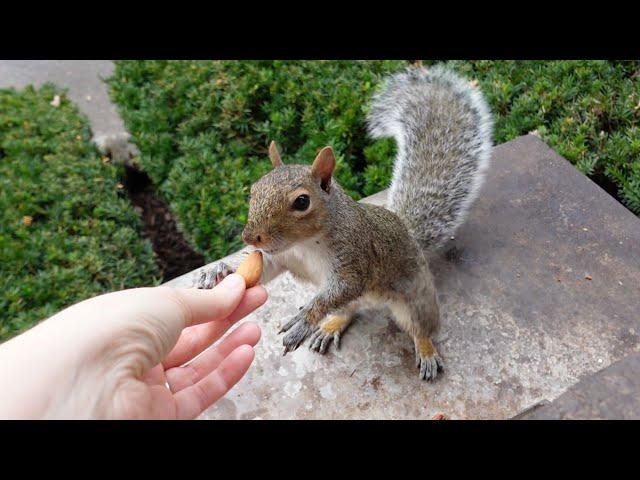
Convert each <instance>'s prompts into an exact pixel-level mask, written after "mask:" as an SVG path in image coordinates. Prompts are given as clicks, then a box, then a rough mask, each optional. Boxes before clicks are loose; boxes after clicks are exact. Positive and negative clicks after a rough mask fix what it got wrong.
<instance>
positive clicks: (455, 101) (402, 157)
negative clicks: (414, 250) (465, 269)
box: [367, 66, 492, 248]
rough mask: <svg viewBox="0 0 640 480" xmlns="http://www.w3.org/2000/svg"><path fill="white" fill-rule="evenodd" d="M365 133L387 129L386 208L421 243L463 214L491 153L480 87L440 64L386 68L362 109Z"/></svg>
mask: <svg viewBox="0 0 640 480" xmlns="http://www.w3.org/2000/svg"><path fill="white" fill-rule="evenodd" d="M367 121H368V126H369V132H370V134H371V135H372V136H373V137H387V136H391V137H394V138H395V140H396V143H397V155H396V159H395V163H394V169H393V178H392V182H391V188H390V191H389V208H390V209H391V210H392V211H394V212H395V213H397V214H398V215H399V216H400V217H401V218H402V219H403V221H404V222H405V223H406V225H407V227H408V228H409V231H410V232H411V234H412V235H413V237H414V238H415V239H416V240H418V242H420V244H421V245H422V246H423V247H425V248H435V247H438V246H440V245H441V244H442V243H444V242H445V241H446V239H447V238H448V237H449V236H450V235H452V234H453V233H454V232H455V229H456V228H457V227H458V225H460V223H462V221H463V220H464V218H465V216H466V214H467V212H468V210H469V208H470V207H471V204H472V202H473V201H474V199H475V198H476V196H477V194H478V190H479V189H480V187H481V185H482V183H483V180H484V171H485V170H486V168H487V166H488V162H489V156H490V153H491V136H492V118H491V113H490V110H489V107H488V106H487V103H486V102H485V100H484V98H483V97H482V94H481V93H480V91H479V90H478V89H476V88H473V87H472V86H471V85H470V84H469V82H468V81H467V80H465V79H463V78H461V77H460V76H458V75H457V74H455V73H453V72H452V71H450V70H448V69H446V68H443V67H439V66H437V67H433V68H430V69H428V70H427V69H425V68H411V69H408V70H406V71H404V72H401V73H398V74H395V75H393V76H391V77H390V78H389V79H388V80H387V82H386V84H385V85H384V87H383V90H382V91H381V92H380V93H379V94H378V95H376V97H375V98H374V100H373V105H372V107H371V110H370V112H369V114H368V116H367Z"/></svg>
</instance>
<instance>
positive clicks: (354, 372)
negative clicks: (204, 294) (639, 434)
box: [169, 135, 640, 419]
mask: <svg viewBox="0 0 640 480" xmlns="http://www.w3.org/2000/svg"><path fill="white" fill-rule="evenodd" d="M384 199H385V196H384V193H381V194H378V195H376V196H375V198H373V199H372V200H373V201H375V202H376V203H380V202H383V201H384ZM227 260H229V259H227ZM230 261H231V262H232V261H233V259H231V260H230ZM432 266H433V270H434V273H435V275H436V280H437V284H438V288H439V292H440V301H441V307H442V315H443V331H442V333H441V335H439V338H438V339H437V344H438V347H439V349H440V352H441V354H442V356H443V358H444V360H445V362H446V371H445V372H444V375H443V376H442V377H439V378H438V381H436V383H434V384H430V383H425V382H420V381H419V380H418V374H417V371H416V369H415V368H414V364H413V358H414V357H413V346H412V343H411V340H410V339H409V337H408V336H406V335H405V334H403V333H402V332H400V331H399V330H398V329H397V328H396V327H395V326H394V325H393V324H392V323H391V322H389V320H388V319H386V318H384V317H383V316H381V315H374V316H373V317H372V318H371V319H369V320H368V321H360V322H358V323H355V324H354V325H352V327H351V328H350V330H349V331H347V332H346V333H345V335H344V337H343V341H342V348H341V350H339V351H337V352H336V351H335V350H333V347H331V348H332V349H331V350H330V351H329V352H328V353H327V354H326V355H325V356H320V355H319V354H317V353H315V352H312V351H310V350H309V349H308V348H307V347H306V344H305V346H302V347H301V348H299V349H298V350H297V351H295V352H293V353H290V354H288V355H287V356H286V357H282V339H281V337H280V336H278V335H277V333H276V332H277V329H278V326H279V325H280V324H281V323H282V322H284V321H286V319H288V318H289V317H291V316H292V315H293V314H294V313H295V312H296V311H297V310H298V308H299V307H300V306H302V305H303V304H304V303H305V302H306V301H307V300H308V299H309V298H311V296H312V295H313V289H312V287H309V286H308V285H302V284H299V283H297V282H295V281H293V280H292V278H291V277H290V276H289V275H288V274H287V275H285V276H283V277H281V278H279V279H277V280H275V281H274V282H273V283H271V284H270V285H269V286H268V290H269V293H270V299H269V300H268V302H267V304H265V306H263V307H262V308H261V309H260V310H259V311H258V312H256V313H254V314H253V315H251V317H250V320H252V321H255V322H257V323H258V324H260V326H261V327H262V329H263V337H262V340H261V342H260V344H259V345H258V346H257V347H256V353H257V355H256V360H255V363H254V366H253V367H252V368H251V369H250V371H249V372H248V374H247V375H246V376H245V378H244V379H243V380H242V381H241V382H240V383H239V384H238V385H237V386H236V387H235V388H234V389H233V390H232V391H231V392H230V394H229V395H227V397H226V398H224V399H222V400H221V401H220V402H218V403H217V404H216V405H214V406H213V407H212V408H210V409H209V410H208V411H206V412H205V413H204V414H203V415H202V417H201V418H205V419H220V418H224V419H234V418H243V419H246V418H249V419H251V418H264V419H272V418H273V419H288V418H298V419H359V418H370V419H377V418H380V419H427V418H431V416H432V415H434V414H435V413H437V412H443V413H446V414H448V415H450V416H451V418H454V419H455V418H458V419H460V418H480V419H487V418H492V419H500V418H511V417H513V416H514V415H516V414H517V413H518V412H520V411H522V410H523V409H525V408H526V407H528V406H530V405H533V404H535V403H536V402H539V401H541V400H545V399H547V400H553V399H555V398H557V397H558V396H559V395H560V394H561V393H563V392H564V391H565V390H566V389H567V388H569V387H570V386H571V385H573V384H575V383H576V382H577V381H578V380H580V379H581V378H583V377H584V376H585V375H588V374H591V373H593V372H596V371H599V370H601V369H602V368H604V367H606V366H608V365H610V364H612V363H613V362H615V361H617V360H619V359H621V358H623V357H624V356H625V355H628V354H630V353H633V352H638V351H640V337H639V336H638V335H639V333H640V322H639V321H638V312H640V221H639V220H638V218H636V217H635V216H634V215H633V214H632V213H631V212H629V211H628V210H626V209H625V208H624V207H623V206H621V205H620V204H619V203H618V202H616V201H615V200H614V199H613V198H611V197H610V196H609V195H608V194H607V193H606V192H604V191H603V190H602V189H600V188H599V187H598V186H596V185H595V184H594V183H592V182H591V181H590V180H588V179H587V178H586V177H584V176H583V175H582V174H580V173H579V172H578V171H577V170H575V169H574V168H573V166H571V165H570V164H569V163H568V162H567V161H566V160H564V159H563V158H561V157H560V156H558V155H557V154H556V153H555V152H554V151H553V150H551V149H550V148H549V147H547V146H546V145H545V144H544V142H542V141H541V140H539V139H538V138H537V137H534V136H530V135H529V136H525V137H520V138H518V139H516V140H513V141H511V142H508V143H505V144H503V145H500V146H498V147H496V148H495V149H494V151H493V164H492V167H491V169H490V171H489V174H488V179H487V184H486V185H485V187H484V189H483V191H482V193H481V195H480V198H479V201H478V202H477V203H476V205H475V207H474V208H473V211H472V213H471V216H470V218H469V219H468V221H467V222H466V223H465V224H464V225H463V227H462V228H461V229H460V230H459V232H458V234H457V236H456V238H455V240H453V241H452V242H451V244H450V245H449V246H448V247H447V249H445V251H444V252H443V254H441V255H439V256H438V257H437V258H435V259H434V260H433V262H432ZM191 279H192V274H188V275H185V276H183V277H179V278H177V279H175V280H173V281H171V282H169V284H170V285H174V286H188V285H190V284H191Z"/></svg>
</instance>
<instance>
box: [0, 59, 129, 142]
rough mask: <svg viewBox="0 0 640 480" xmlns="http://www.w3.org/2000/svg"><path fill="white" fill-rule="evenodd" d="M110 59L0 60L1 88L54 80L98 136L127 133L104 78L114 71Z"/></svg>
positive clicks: (37, 84)
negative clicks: (65, 89) (65, 90)
mask: <svg viewBox="0 0 640 480" xmlns="http://www.w3.org/2000/svg"><path fill="white" fill-rule="evenodd" d="M113 69H114V65H113V62H112V61H110V60H0V88H9V87H14V88H18V89H20V88H24V87H25V86H27V85H35V86H40V85H42V84H43V83H46V82H52V83H54V84H56V85H58V86H59V87H62V88H67V89H68V95H69V98H70V99H71V100H72V101H73V102H74V103H75V104H76V105H77V106H78V107H79V108H80V110H81V111H82V112H83V113H84V114H85V115H87V117H88V118H89V121H90V123H91V129H92V130H93V134H94V137H96V138H98V137H102V136H126V135H127V133H126V130H125V128H124V124H123V123H122V119H121V118H120V116H119V115H118V111H117V109H116V107H115V105H113V104H112V103H111V100H110V99H109V94H108V91H107V86H106V84H105V83H104V82H103V81H102V78H108V77H109V76H111V74H112V73H113Z"/></svg>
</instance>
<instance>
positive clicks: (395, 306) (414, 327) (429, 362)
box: [387, 298, 444, 381]
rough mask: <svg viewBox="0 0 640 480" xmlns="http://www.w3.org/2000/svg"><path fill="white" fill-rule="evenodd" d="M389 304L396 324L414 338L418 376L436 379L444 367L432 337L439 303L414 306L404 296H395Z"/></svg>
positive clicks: (430, 379)
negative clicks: (428, 305) (428, 306)
mask: <svg viewBox="0 0 640 480" xmlns="http://www.w3.org/2000/svg"><path fill="white" fill-rule="evenodd" d="M387 305H388V306H389V309H390V310H391V313H392V315H393V318H394V320H395V322H396V324H397V325H398V326H399V327H400V328H401V329H402V330H404V331H405V332H407V333H408V334H409V335H411V337H412V338H413V343H414V348H415V352H416V367H417V368H418V370H419V373H418V377H419V378H420V379H421V380H427V381H433V380H435V379H436V377H437V375H438V372H440V371H442V370H443V369H444V363H443V361H442V358H441V357H440V354H439V353H438V350H437V349H436V347H435V346H434V345H433V342H432V341H431V338H430V333H431V330H432V329H433V328H432V327H433V324H434V323H437V320H438V319H437V316H438V315H439V312H438V308H437V304H434V305H432V306H430V308H424V307H425V306H426V305H419V307H421V308H416V307H417V306H416V305H413V306H412V305H411V304H409V303H408V302H407V301H406V300H405V299H403V298H394V299H392V300H391V301H389V303H388V304H387ZM412 307H413V308H412ZM432 317H434V318H432ZM434 319H435V321H434Z"/></svg>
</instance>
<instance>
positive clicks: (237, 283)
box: [218, 273, 245, 290]
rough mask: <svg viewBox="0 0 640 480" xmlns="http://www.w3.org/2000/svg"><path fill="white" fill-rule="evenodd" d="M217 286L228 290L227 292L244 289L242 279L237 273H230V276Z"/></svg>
mask: <svg viewBox="0 0 640 480" xmlns="http://www.w3.org/2000/svg"><path fill="white" fill-rule="evenodd" d="M218 286H219V287H222V288H226V289H229V290H239V289H244V288H245V283H244V278H242V277H241V276H240V275H238V274H237V273H232V274H231V275H228V276H227V277H225V279H224V280H222V281H221V282H220V283H219V285H218Z"/></svg>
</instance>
